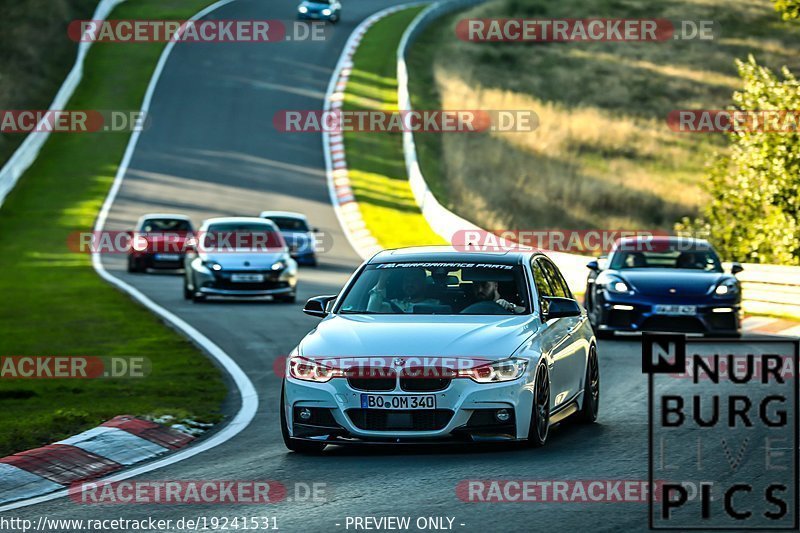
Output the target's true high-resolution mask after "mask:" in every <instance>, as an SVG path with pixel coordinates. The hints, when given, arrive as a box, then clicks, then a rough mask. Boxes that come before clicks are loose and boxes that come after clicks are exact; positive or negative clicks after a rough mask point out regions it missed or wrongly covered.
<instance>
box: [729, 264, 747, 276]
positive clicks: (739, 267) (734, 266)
mask: <svg viewBox="0 0 800 533" xmlns="http://www.w3.org/2000/svg"><path fill="white" fill-rule="evenodd" d="M743 270H744V267H743V266H742V264H741V263H733V264H731V274H733V275H734V276H735V275H736V274H738V273H739V272H741V271H743Z"/></svg>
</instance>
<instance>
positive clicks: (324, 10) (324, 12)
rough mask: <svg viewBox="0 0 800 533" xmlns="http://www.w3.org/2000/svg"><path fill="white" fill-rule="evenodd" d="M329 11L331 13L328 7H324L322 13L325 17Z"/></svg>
mask: <svg viewBox="0 0 800 533" xmlns="http://www.w3.org/2000/svg"><path fill="white" fill-rule="evenodd" d="M331 13H333V11H331V10H330V9H327V8H326V9H323V10H322V14H323V15H325V16H326V17H327V16H329V15H330V14H331Z"/></svg>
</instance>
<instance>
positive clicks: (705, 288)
mask: <svg viewBox="0 0 800 533" xmlns="http://www.w3.org/2000/svg"><path fill="white" fill-rule="evenodd" d="M587 267H588V268H589V270H590V273H589V277H588V279H587V283H586V292H585V296H584V299H585V300H584V306H585V307H586V310H587V311H588V313H589V319H590V321H591V322H592V326H593V327H594V330H595V332H596V334H597V335H598V336H606V337H607V336H611V335H613V333H614V332H618V331H621V332H638V331H663V332H679V333H704V334H713V335H720V336H738V335H739V334H740V331H741V302H742V290H741V285H740V283H739V281H738V280H737V279H736V277H735V275H736V274H737V273H739V272H741V271H742V267H741V265H739V264H738V263H734V264H733V266H732V268H731V272H730V273H726V272H725V271H724V270H723V268H722V263H721V262H720V259H719V256H718V255H717V253H716V252H715V251H714V248H713V247H712V246H711V244H709V243H708V241H705V240H701V239H691V238H685V237H630V238H623V239H620V240H618V241H617V242H616V243H615V244H614V246H613V248H612V250H611V253H610V254H609V255H608V257H601V258H600V259H599V260H593V261H590V262H589V264H588V265H587Z"/></svg>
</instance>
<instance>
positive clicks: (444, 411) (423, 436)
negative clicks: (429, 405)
mask: <svg viewBox="0 0 800 533" xmlns="http://www.w3.org/2000/svg"><path fill="white" fill-rule="evenodd" d="M527 377H528V374H527V373H526V375H525V376H522V377H520V378H519V379H516V380H514V381H510V382H507V383H493V384H481V383H476V382H474V381H472V380H470V379H466V378H457V379H452V380H450V383H449V385H447V387H446V388H444V389H442V390H437V391H435V392H434V391H431V392H425V391H417V390H415V391H413V392H411V391H403V390H400V388H399V386H398V387H396V388H395V390H393V391H380V392H376V391H368V390H360V389H356V388H354V387H352V386H351V384H350V382H349V380H347V379H345V378H334V379H332V380H330V381H328V382H327V383H314V382H307V381H301V380H297V379H294V378H291V377H288V378H286V384H285V409H286V413H285V416H286V420H287V426H288V428H289V433H290V435H291V436H292V437H293V438H298V439H304V440H313V441H316V442H328V443H331V444H347V443H376V444H380V443H385V444H386V443H389V444H392V443H419V442H425V443H432V442H448V441H455V442H465V441H468V442H469V441H471V442H488V441H514V440H524V439H527V436H528V426H529V425H530V419H531V407H532V405H533V393H532V390H533V385H532V384H530V385H529V384H528V383H527V381H526V380H527ZM362 394H378V395H382V396H392V395H399V396H412V395H434V396H435V397H436V406H435V409H419V410H385V409H365V408H363V407H362V404H361V396H362ZM303 408H308V411H309V412H311V417H309V418H308V419H306V420H301V419H300V417H299V416H296V415H297V414H298V413H299V412H300V410H301V409H303ZM499 410H505V412H506V413H507V414H509V415H510V416H509V418H508V420H505V421H503V422H501V421H500V420H498V419H497V417H496V413H497V412H498V411H499Z"/></svg>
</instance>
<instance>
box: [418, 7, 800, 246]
mask: <svg viewBox="0 0 800 533" xmlns="http://www.w3.org/2000/svg"><path fill="white" fill-rule="evenodd" d="M491 17H497V18H516V17H544V18H584V17H587V18H588V17H614V18H629V19H633V18H667V19H671V20H695V21H697V20H714V21H716V22H717V23H718V25H719V26H721V28H722V33H721V37H720V38H718V39H716V40H714V41H680V40H676V41H668V42H660V43H614V42H606V43H603V42H594V43H551V44H531V43H469V42H464V41H460V40H459V39H458V38H457V37H456V35H455V31H454V27H455V24H456V22H457V21H458V20H460V19H462V18H491ZM799 46H800V24H796V23H787V22H783V21H781V20H780V16H779V14H777V13H776V12H775V11H774V9H773V5H772V2H771V1H770V0H753V1H751V2H729V1H727V0H676V1H675V2H669V3H665V4H659V5H656V4H654V3H653V2H650V1H647V0H597V1H593V2H591V3H586V2H583V1H581V0H562V1H560V2H552V1H546V0H493V1H491V2H487V3H486V4H483V5H481V6H478V7H475V8H473V9H471V10H469V11H466V12H462V13H457V14H455V15H452V16H450V17H446V18H445V19H443V20H441V21H439V22H438V23H436V24H433V25H432V26H430V27H429V28H428V29H427V30H426V31H425V32H423V34H422V35H421V36H420V38H419V40H418V41H417V42H416V43H415V44H414V45H413V47H412V51H411V57H410V58H409V70H410V73H411V74H410V78H411V79H410V82H411V95H412V102H413V105H414V107H415V108H417V109H426V108H445V109H532V110H534V111H536V113H537V114H538V115H539V118H540V125H539V128H538V129H537V130H536V131H535V132H532V133H505V134H498V133H482V134H477V135H462V136H457V135H449V136H442V135H433V134H422V135H417V136H416V141H417V147H418V153H419V158H420V164H421V168H422V170H423V173H424V174H425V177H426V180H427V181H428V184H429V186H430V187H431V189H432V190H433V191H434V193H435V194H436V196H437V198H438V199H439V201H440V202H441V203H443V204H444V205H446V206H448V207H449V208H451V209H452V210H453V211H455V212H456V213H458V214H460V215H462V216H464V217H465V218H468V219H470V220H471V221H472V222H474V223H476V224H478V225H480V226H483V227H487V228H515V229H588V228H602V229H615V228H618V229H629V230H630V229H649V230H668V231H669V230H672V227H673V224H674V223H675V222H676V221H678V220H679V219H680V218H681V217H683V216H694V215H696V214H697V213H698V212H699V209H700V207H701V206H702V205H704V204H705V203H706V202H707V200H708V196H707V194H706V192H705V190H704V188H703V184H704V182H705V179H706V175H705V164H706V162H707V161H708V159H709V157H710V156H711V155H712V153H713V152H715V151H724V150H725V146H726V145H725V142H724V138H723V137H722V136H721V135H708V134H679V133H674V132H672V131H670V130H669V128H668V127H667V123H666V120H665V117H666V116H667V114H668V113H669V112H670V111H671V110H675V109H687V108H707V109H719V108H724V107H726V106H728V105H730V104H731V94H732V93H733V91H734V90H736V89H737V88H739V86H740V85H741V83H740V80H739V79H738V76H737V74H736V68H735V65H734V59H735V58H746V57H747V54H748V53H753V54H754V55H755V56H756V59H757V60H758V61H759V63H761V64H764V65H766V66H769V67H771V68H773V70H777V69H779V68H780V66H782V65H788V66H789V68H790V69H791V70H793V71H794V72H797V71H798V70H800V56H798V54H797V53H796V50H797V49H798V47H799Z"/></svg>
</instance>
